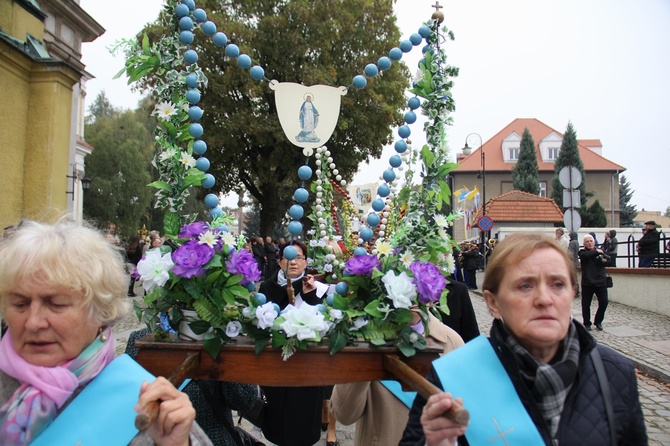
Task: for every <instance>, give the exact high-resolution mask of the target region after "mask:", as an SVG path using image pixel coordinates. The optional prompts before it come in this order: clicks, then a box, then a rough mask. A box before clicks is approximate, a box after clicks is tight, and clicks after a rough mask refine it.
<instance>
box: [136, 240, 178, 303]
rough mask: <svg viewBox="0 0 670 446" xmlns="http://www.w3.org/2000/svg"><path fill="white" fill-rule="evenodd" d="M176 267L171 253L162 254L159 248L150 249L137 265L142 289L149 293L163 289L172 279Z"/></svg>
mask: <svg viewBox="0 0 670 446" xmlns="http://www.w3.org/2000/svg"><path fill="white" fill-rule="evenodd" d="M173 266H174V262H173V261H172V256H171V254H170V253H167V254H161V250H160V249H159V248H154V249H150V250H149V251H147V254H146V255H145V256H144V258H143V259H142V260H140V261H139V263H138V264H137V273H138V274H139V275H140V280H141V281H142V287H143V288H144V290H145V291H146V292H147V293H150V292H151V291H153V289H154V288H156V287H158V288H162V287H163V286H164V285H165V284H166V283H167V281H168V279H169V278H170V270H171V269H172V267H173Z"/></svg>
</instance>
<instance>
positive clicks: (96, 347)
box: [0, 327, 114, 446]
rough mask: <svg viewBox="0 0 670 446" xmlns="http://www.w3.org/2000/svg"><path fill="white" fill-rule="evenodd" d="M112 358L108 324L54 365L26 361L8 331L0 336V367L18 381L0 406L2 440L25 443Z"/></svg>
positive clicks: (10, 444) (4, 442)
mask: <svg viewBox="0 0 670 446" xmlns="http://www.w3.org/2000/svg"><path fill="white" fill-rule="evenodd" d="M103 338H104V339H105V340H104V341H103V340H102V339H103ZM113 359H114V336H113V334H112V329H111V328H110V327H108V328H106V329H105V330H104V331H103V336H98V337H96V338H95V340H94V341H93V342H92V343H91V344H90V345H89V346H88V347H86V348H85V349H84V351H83V352H81V353H80V354H79V356H77V357H76V358H74V359H73V360H71V361H69V362H67V363H65V364H63V365H62V366H58V367H42V366H37V365H32V364H30V363H28V362H27V361H26V360H25V359H23V358H22V357H21V356H19V354H18V353H17V352H16V350H14V344H13V343H12V339H11V332H9V331H8V332H7V333H6V334H5V336H4V337H3V338H2V339H1V340H0V370H1V371H3V372H5V373H6V374H7V375H9V376H11V377H12V378H14V379H16V380H17V381H19V383H20V386H19V387H18V389H16V391H15V392H14V393H13V394H12V396H11V398H9V400H8V401H7V402H6V403H5V404H3V405H2V407H0V438H2V439H3V443H2V444H3V445H8V446H18V445H27V444H28V443H30V442H31V441H32V440H34V439H35V438H37V436H38V435H39V434H40V433H41V432H42V431H43V430H44V429H45V428H46V427H47V426H49V424H51V422H52V421H53V420H54V418H56V415H57V414H58V409H60V408H61V407H62V406H63V404H65V402H66V401H67V400H68V398H69V397H70V395H72V392H74V391H75V389H76V388H77V387H79V386H81V385H83V384H86V383H87V382H89V381H90V380H92V379H93V378H95V377H96V376H97V375H98V373H100V372H101V371H102V369H104V368H105V367H106V366H107V365H108V364H109V363H110V362H112V360H113Z"/></svg>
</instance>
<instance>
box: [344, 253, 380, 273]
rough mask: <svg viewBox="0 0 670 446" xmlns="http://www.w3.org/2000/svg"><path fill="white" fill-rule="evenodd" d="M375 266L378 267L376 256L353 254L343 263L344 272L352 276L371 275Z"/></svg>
mask: <svg viewBox="0 0 670 446" xmlns="http://www.w3.org/2000/svg"><path fill="white" fill-rule="evenodd" d="M375 268H377V269H379V259H378V258H377V256H366V255H364V256H354V257H351V258H350V259H349V260H347V262H346V263H345V264H344V272H345V273H346V274H350V275H353V276H371V275H372V270H373V269H375Z"/></svg>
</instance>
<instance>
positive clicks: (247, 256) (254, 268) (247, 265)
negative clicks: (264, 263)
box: [226, 249, 261, 286]
mask: <svg viewBox="0 0 670 446" xmlns="http://www.w3.org/2000/svg"><path fill="white" fill-rule="evenodd" d="M226 268H227V269H228V272H229V273H231V274H242V280H241V281H240V285H242V286H246V285H248V284H250V283H251V282H256V281H258V280H261V272H260V270H259V269H258V262H256V259H254V256H253V255H252V254H251V253H250V252H249V251H247V250H246V249H240V250H239V251H236V250H235V249H231V250H230V260H228V261H226Z"/></svg>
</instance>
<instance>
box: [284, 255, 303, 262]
mask: <svg viewBox="0 0 670 446" xmlns="http://www.w3.org/2000/svg"><path fill="white" fill-rule="evenodd" d="M284 260H286V261H287V262H290V261H291V260H297V261H301V260H305V257H304V256H295V258H294V259H291V260H287V259H286V258H284Z"/></svg>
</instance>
